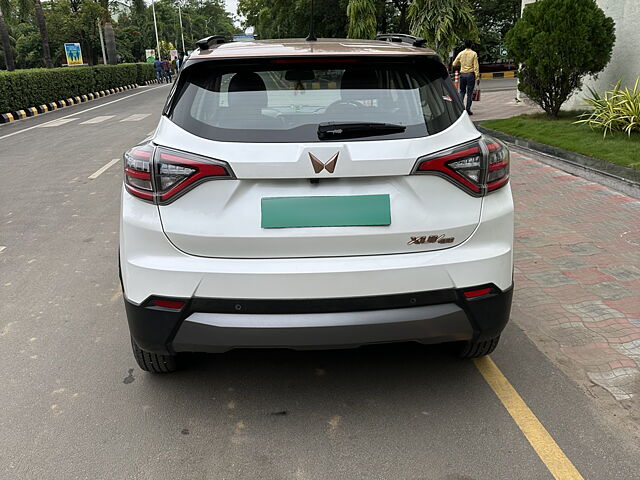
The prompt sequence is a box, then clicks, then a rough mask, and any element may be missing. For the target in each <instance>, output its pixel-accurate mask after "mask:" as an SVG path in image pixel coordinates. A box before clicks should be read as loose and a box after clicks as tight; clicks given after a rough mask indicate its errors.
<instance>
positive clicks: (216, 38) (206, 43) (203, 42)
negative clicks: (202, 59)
mask: <svg viewBox="0 0 640 480" xmlns="http://www.w3.org/2000/svg"><path fill="white" fill-rule="evenodd" d="M221 43H227V39H226V38H225V37H224V35H211V36H210V37H204V38H201V39H200V40H198V41H197V42H196V47H198V48H199V49H200V50H209V49H210V48H211V47H212V46H214V45H220V44H221Z"/></svg>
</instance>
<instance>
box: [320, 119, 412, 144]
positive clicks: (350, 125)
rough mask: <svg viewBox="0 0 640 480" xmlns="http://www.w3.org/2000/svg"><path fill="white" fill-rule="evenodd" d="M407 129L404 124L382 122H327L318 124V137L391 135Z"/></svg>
mask: <svg viewBox="0 0 640 480" xmlns="http://www.w3.org/2000/svg"><path fill="white" fill-rule="evenodd" d="M406 129H407V127H405V126H404V125H398V124H395V123H380V122H344V123H338V122H326V123H321V124H319V125H318V138H319V139H320V140H328V139H332V138H354V137H369V136H374V135H389V134H391V133H402V132H404V131H405V130H406Z"/></svg>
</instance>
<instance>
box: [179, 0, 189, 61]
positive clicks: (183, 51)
mask: <svg viewBox="0 0 640 480" xmlns="http://www.w3.org/2000/svg"><path fill="white" fill-rule="evenodd" d="M178 17H180V35H181V36H182V54H183V55H184V54H185V53H186V52H187V51H186V50H185V49H184V29H183V28H182V9H181V8H180V4H178ZM180 60H182V59H180Z"/></svg>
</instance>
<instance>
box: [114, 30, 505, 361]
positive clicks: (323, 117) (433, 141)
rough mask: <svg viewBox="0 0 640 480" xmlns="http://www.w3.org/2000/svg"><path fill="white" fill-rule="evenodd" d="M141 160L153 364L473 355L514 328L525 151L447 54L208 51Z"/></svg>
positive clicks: (137, 202) (131, 216)
mask: <svg viewBox="0 0 640 480" xmlns="http://www.w3.org/2000/svg"><path fill="white" fill-rule="evenodd" d="M199 47H200V48H199V49H198V50H196V51H195V52H194V53H193V54H192V55H191V57H190V58H189V60H188V61H187V62H186V63H185V65H184V67H183V69H182V71H181V73H180V76H179V78H178V80H177V82H176V85H175V86H174V88H173V90H172V92H171V94H170V96H169V99H168V101H167V104H166V107H165V109H164V112H163V116H162V118H161V120H160V123H159V125H158V128H157V130H156V132H155V133H154V135H153V136H152V137H151V138H149V139H148V140H147V141H145V142H144V143H142V144H140V145H138V146H136V147H134V148H132V149H131V150H129V151H128V152H127V153H126V154H125V155H124V188H123V191H122V213H121V230H120V269H121V278H122V283H123V291H124V298H125V305H126V311H127V317H128V321H129V327H130V331H131V337H132V344H133V350H134V354H135V357H136V359H137V361H138V364H139V365H140V367H141V368H142V369H144V370H147V371H150V372H156V373H160V372H169V371H173V370H175V369H176V368H177V366H178V363H177V362H176V360H177V355H178V354H179V353H181V352H224V351H226V350H229V349H232V348H245V347H260V348H262V347H284V348H295V349H310V348H335V347H350V346H359V345H365V344H372V343H383V342H399V341H416V342H420V343H440V342H456V343H457V345H459V348H460V350H459V353H460V354H461V355H462V356H465V357H474V356H480V355H486V354H488V353H490V352H491V351H493V349H494V348H495V346H496V344H497V342H498V339H499V336H500V333H501V331H502V329H503V328H504V326H505V324H506V323H507V321H508V318H509V311H510V308H511V294H512V281H513V280H512V278H513V275H512V269H513V256H512V249H513V201H512V198H511V190H510V186H509V153H508V151H507V149H506V148H505V146H504V145H503V144H501V143H500V142H498V141H496V140H494V139H492V138H488V137H486V136H482V135H481V134H480V133H479V132H478V131H477V130H476V129H475V127H474V125H473V123H472V122H471V121H470V119H469V117H468V116H467V114H466V113H464V108H463V106H462V104H461V102H460V99H459V97H458V94H457V92H456V91H455V89H454V86H453V84H452V83H451V81H450V79H449V76H448V74H447V71H446V69H445V67H444V66H443V64H442V63H441V62H440V60H439V59H438V57H437V56H436V54H435V53H434V52H433V51H430V50H428V49H425V48H419V47H416V46H412V45H407V44H404V43H394V42H383V41H364V40H319V41H305V40H285V41H282V40H279V41H255V42H242V43H223V42H221V40H219V39H218V38H217V37H211V38H208V39H204V40H202V41H200V42H199Z"/></svg>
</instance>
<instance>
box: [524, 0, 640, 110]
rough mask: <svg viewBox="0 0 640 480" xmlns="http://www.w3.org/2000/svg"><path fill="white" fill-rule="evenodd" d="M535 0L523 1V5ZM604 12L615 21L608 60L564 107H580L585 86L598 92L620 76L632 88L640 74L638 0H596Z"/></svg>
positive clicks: (639, 1) (586, 90)
mask: <svg viewBox="0 0 640 480" xmlns="http://www.w3.org/2000/svg"><path fill="white" fill-rule="evenodd" d="M535 1H536V0H522V7H523V8H524V6H525V5H526V4H528V3H533V2H535ZM596 1H597V3H598V5H599V6H600V8H602V10H604V13H605V14H606V15H607V16H608V17H611V18H613V21H614V22H615V24H616V43H615V46H614V47H613V54H612V55H611V62H610V63H609V65H607V67H606V68H605V69H604V70H603V71H602V72H601V73H600V74H599V75H598V79H597V80H594V79H593V78H589V77H587V78H586V79H585V81H584V88H583V90H582V92H578V93H577V94H576V95H574V96H573V97H571V98H570V99H569V101H568V102H567V103H566V104H565V105H564V108H565V109H567V110H573V109H577V108H583V107H584V105H583V101H582V99H583V98H584V97H585V96H586V95H587V94H588V92H589V90H588V88H587V87H591V88H593V89H595V90H596V91H598V92H604V91H605V90H607V89H609V88H611V86H612V85H615V83H616V82H617V81H618V80H619V79H621V78H622V79H623V84H624V85H627V86H629V87H633V85H634V83H635V81H636V79H637V78H638V77H640V0H596Z"/></svg>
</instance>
